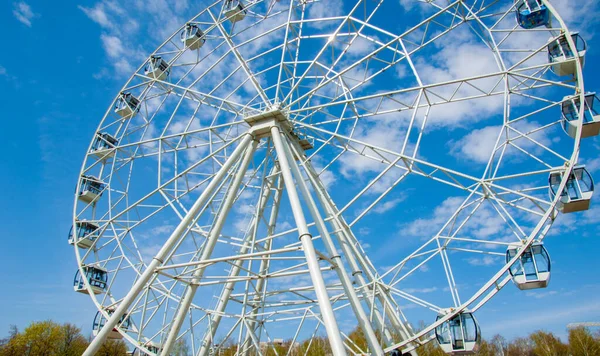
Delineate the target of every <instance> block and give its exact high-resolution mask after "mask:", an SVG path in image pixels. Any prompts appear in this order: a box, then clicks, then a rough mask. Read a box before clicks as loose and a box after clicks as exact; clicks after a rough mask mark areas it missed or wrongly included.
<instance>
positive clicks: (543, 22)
mask: <svg viewBox="0 0 600 356" xmlns="http://www.w3.org/2000/svg"><path fill="white" fill-rule="evenodd" d="M516 8H517V23H518V24H519V26H521V27H523V28H524V29H532V28H536V27H540V26H547V27H550V10H548V8H547V7H546V5H544V4H543V3H542V0H517V1H516Z"/></svg>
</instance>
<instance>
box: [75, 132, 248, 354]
mask: <svg viewBox="0 0 600 356" xmlns="http://www.w3.org/2000/svg"><path fill="white" fill-rule="evenodd" d="M251 140H252V136H251V135H250V134H247V135H245V136H244V138H243V139H242V141H241V142H240V144H239V146H238V147H237V148H236V149H235V150H234V151H233V153H232V154H231V156H230V157H229V158H228V159H227V161H226V162H225V164H223V166H222V167H221V169H220V170H219V172H217V174H216V175H215V177H214V178H213V180H212V181H211V182H210V183H209V184H208V186H207V187H206V189H205V190H204V191H203V192H202V194H201V195H200V197H198V199H197V200H196V202H195V203H194V205H192V207H191V208H190V210H189V211H188V213H187V214H186V215H185V216H184V218H183V219H182V220H181V222H180V223H179V225H177V227H176V228H175V230H174V231H173V233H172V234H171V236H169V238H168V239H167V241H166V242H165V244H164V245H163V247H162V248H161V249H160V251H159V252H158V253H157V254H156V256H155V257H154V258H153V259H152V261H150V263H149V264H148V267H146V270H145V271H144V272H143V273H142V275H141V276H140V277H139V278H138V280H137V281H136V282H135V284H134V285H133V287H132V288H131V289H130V290H129V292H128V293H127V295H126V296H125V298H123V300H122V301H121V303H119V306H118V307H117V308H116V309H115V311H114V312H113V314H112V315H111V316H110V318H108V320H107V321H106V323H105V324H104V326H103V327H102V329H100V332H99V333H98V335H96V337H95V338H94V339H93V340H92V342H91V343H90V345H89V346H88V348H87V349H86V350H85V352H84V353H83V354H82V355H83V356H93V355H95V354H96V352H98V350H100V348H101V347H102V344H103V343H104V340H106V337H107V336H108V334H109V333H110V332H111V331H112V330H113V329H114V328H115V326H116V325H117V323H119V321H120V320H121V317H122V316H123V315H124V314H125V313H126V312H127V310H128V309H129V307H130V306H131V304H132V303H133V302H134V301H135V299H136V298H137V296H138V295H139V293H140V292H141V291H142V290H143V289H144V287H145V286H146V284H147V283H148V281H149V280H150V279H151V278H152V276H153V275H154V271H155V270H156V268H157V267H159V266H161V265H162V264H163V263H164V262H165V261H164V260H165V259H166V258H167V256H168V255H169V253H170V252H171V249H172V248H173V246H175V245H176V244H177V242H178V241H179V240H180V239H181V237H182V236H183V234H184V232H185V231H186V230H187V228H188V226H189V225H190V224H191V223H192V222H193V221H194V218H195V217H196V214H197V213H198V211H200V209H201V208H202V207H203V206H204V205H205V204H206V202H207V201H208V199H209V198H210V196H211V195H212V193H213V191H214V190H215V188H216V187H217V186H218V185H219V184H220V182H221V180H223V179H224V178H225V177H226V175H227V173H228V171H229V169H230V168H231V167H232V166H233V164H234V163H235V162H236V161H237V160H238V158H239V157H240V155H241V154H242V152H244V151H245V150H246V148H247V147H248V144H249V143H250V141H251Z"/></svg>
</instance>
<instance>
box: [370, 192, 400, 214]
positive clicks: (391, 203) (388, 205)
mask: <svg viewBox="0 0 600 356" xmlns="http://www.w3.org/2000/svg"><path fill="white" fill-rule="evenodd" d="M405 199H406V197H405V196H402V197H400V198H396V199H392V200H388V201H386V202H384V203H380V204H379V205H377V206H375V208H374V209H373V211H374V212H375V213H377V214H383V213H385V212H387V211H390V210H392V209H394V208H395V207H396V206H397V205H398V204H400V203H401V202H403V201H404V200H405Z"/></svg>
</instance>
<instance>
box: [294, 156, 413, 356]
mask: <svg viewBox="0 0 600 356" xmlns="http://www.w3.org/2000/svg"><path fill="white" fill-rule="evenodd" d="M305 167H306V170H307V172H308V174H309V177H310V179H311V181H312V183H313V186H314V188H315V190H316V191H317V193H318V196H319V198H320V199H321V201H322V202H323V206H324V207H325V209H326V210H327V211H328V213H329V216H330V217H331V218H332V222H333V223H334V224H335V225H337V226H336V227H335V228H336V230H337V231H340V234H338V235H336V236H337V237H338V240H339V243H340V245H341V246H342V249H343V250H344V253H345V255H346V259H347V260H348V261H349V262H350V264H351V266H352V268H353V274H354V275H355V277H356V280H357V282H358V284H359V286H361V287H363V288H368V287H369V285H373V287H374V289H373V293H375V294H376V296H377V298H378V300H379V302H380V303H381V304H382V305H383V308H384V310H385V315H386V316H387V317H388V320H390V322H391V323H392V326H393V327H394V329H395V330H396V331H397V332H398V333H400V337H402V338H403V339H405V340H406V339H408V338H409V330H408V329H407V327H406V325H404V323H403V322H402V321H401V320H400V318H399V317H398V315H397V314H396V312H395V311H394V310H393V308H392V304H391V301H390V300H389V298H390V297H389V295H387V293H386V291H384V290H383V289H382V288H381V287H380V286H378V284H377V283H373V281H374V276H373V274H372V273H371V270H370V269H369V268H370V267H371V265H370V263H369V262H368V261H365V260H364V256H363V254H362V253H360V251H357V249H356V246H354V245H353V244H352V241H353V240H354V241H356V237H355V236H354V234H353V233H352V230H351V229H350V227H349V226H348V224H347V223H346V222H345V221H344V219H343V217H341V216H340V214H339V210H338V209H337V207H336V206H335V203H333V200H332V199H331V197H330V196H329V194H328V193H327V190H326V189H325V187H324V186H323V183H322V182H321V180H320V179H319V178H318V176H317V174H316V172H315V170H314V168H313V167H312V165H311V164H310V162H309V161H306V162H305ZM357 260H358V263H359V264H360V267H359V266H358V264H357ZM361 268H362V269H361ZM363 272H364V273H365V274H366V277H367V278H368V280H369V281H366V280H365V276H364V275H363ZM369 303H371V302H370V300H369ZM379 318H380V322H381V323H383V318H382V316H381V315H379ZM384 331H385V328H384ZM387 334H388V335H387V337H389V338H390V340H393V339H392V335H391V334H390V332H389V330H388V331H387ZM410 354H411V355H413V356H417V353H416V351H411V353H410Z"/></svg>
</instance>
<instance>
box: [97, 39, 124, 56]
mask: <svg viewBox="0 0 600 356" xmlns="http://www.w3.org/2000/svg"><path fill="white" fill-rule="evenodd" d="M100 39H101V40H102V46H103V47H104V50H105V51H106V54H108V56H109V57H112V58H117V57H120V56H122V55H123V53H124V52H125V48H123V42H121V40H120V39H119V37H116V36H109V35H106V34H102V35H100Z"/></svg>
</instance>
